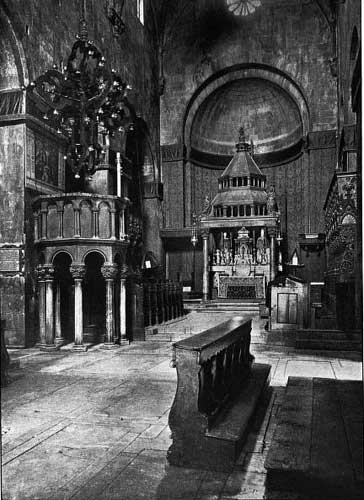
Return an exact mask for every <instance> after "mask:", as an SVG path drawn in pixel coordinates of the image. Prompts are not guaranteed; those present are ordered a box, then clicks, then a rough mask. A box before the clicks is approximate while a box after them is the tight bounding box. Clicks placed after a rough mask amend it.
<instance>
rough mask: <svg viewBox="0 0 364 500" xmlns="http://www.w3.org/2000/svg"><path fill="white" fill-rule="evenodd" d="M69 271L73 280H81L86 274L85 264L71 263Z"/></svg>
mask: <svg viewBox="0 0 364 500" xmlns="http://www.w3.org/2000/svg"><path fill="white" fill-rule="evenodd" d="M70 273H71V275H72V278H73V279H74V280H77V279H78V280H82V279H83V278H84V277H85V274H86V266H85V264H71V265H70Z"/></svg>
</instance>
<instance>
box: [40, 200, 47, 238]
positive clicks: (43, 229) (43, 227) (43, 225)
mask: <svg viewBox="0 0 364 500" xmlns="http://www.w3.org/2000/svg"><path fill="white" fill-rule="evenodd" d="M47 216H48V207H47V205H46V204H45V203H42V207H41V209H40V221H41V224H40V225H41V239H42V240H46V239H47Z"/></svg>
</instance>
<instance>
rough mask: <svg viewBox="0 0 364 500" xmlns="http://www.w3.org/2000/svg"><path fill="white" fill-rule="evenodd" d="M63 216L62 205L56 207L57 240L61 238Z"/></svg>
mask: <svg viewBox="0 0 364 500" xmlns="http://www.w3.org/2000/svg"><path fill="white" fill-rule="evenodd" d="M63 214H64V208H63V206H62V205H60V206H58V207H57V215H58V238H63Z"/></svg>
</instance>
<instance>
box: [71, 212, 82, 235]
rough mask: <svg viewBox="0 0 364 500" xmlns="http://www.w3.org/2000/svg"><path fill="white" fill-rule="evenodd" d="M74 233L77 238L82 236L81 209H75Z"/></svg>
mask: <svg viewBox="0 0 364 500" xmlns="http://www.w3.org/2000/svg"><path fill="white" fill-rule="evenodd" d="M73 233H74V234H73V235H74V237H75V238H79V237H80V236H81V210H80V208H79V207H77V208H74V209H73Z"/></svg>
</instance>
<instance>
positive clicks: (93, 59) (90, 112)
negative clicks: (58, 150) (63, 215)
mask: <svg viewBox="0 0 364 500" xmlns="http://www.w3.org/2000/svg"><path fill="white" fill-rule="evenodd" d="M76 38H77V41H76V42H75V43H74V45H73V47H72V50H71V54H70V56H69V58H68V61H67V65H66V67H65V68H61V70H58V69H57V66H54V67H53V69H51V70H48V71H46V72H45V73H44V74H43V75H41V76H40V77H38V78H37V79H36V80H35V81H34V82H31V83H30V84H29V86H28V87H27V90H29V91H30V92H31V95H32V96H33V99H35V101H36V103H37V106H38V108H39V109H43V110H45V111H44V114H43V120H44V121H45V122H47V123H48V124H49V125H50V126H52V127H54V128H55V129H56V131H57V133H59V134H60V135H63V136H65V137H67V138H68V149H67V154H66V156H65V159H66V161H67V163H68V164H69V165H70V167H71V169H72V170H73V172H74V173H75V177H76V178H79V177H80V172H81V171H84V172H85V173H86V174H88V175H92V174H93V173H94V172H95V170H96V168H97V166H98V165H100V164H103V163H105V162H106V155H107V148H108V136H109V135H113V134H114V133H115V132H116V131H117V130H120V131H122V130H124V127H125V126H132V125H133V124H132V123H130V121H131V120H130V114H131V112H130V111H131V109H130V105H129V103H128V101H127V99H126V94H127V90H128V89H130V87H129V86H128V85H127V84H126V83H125V82H124V81H123V80H122V79H121V77H120V76H119V75H117V74H116V71H115V70H112V69H111V70H109V69H108V68H107V64H106V60H105V57H104V56H103V55H102V54H101V52H100V50H99V49H98V48H97V47H96V46H95V45H94V43H93V41H91V40H89V39H88V32H87V27H86V22H85V20H84V19H82V20H81V21H80V34H79V35H77V36H76Z"/></svg>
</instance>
